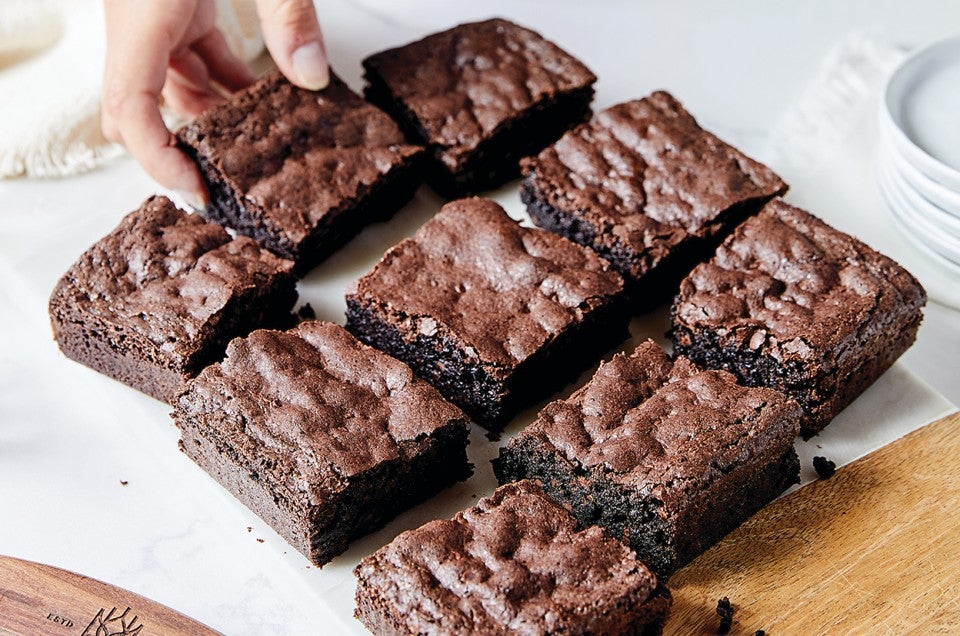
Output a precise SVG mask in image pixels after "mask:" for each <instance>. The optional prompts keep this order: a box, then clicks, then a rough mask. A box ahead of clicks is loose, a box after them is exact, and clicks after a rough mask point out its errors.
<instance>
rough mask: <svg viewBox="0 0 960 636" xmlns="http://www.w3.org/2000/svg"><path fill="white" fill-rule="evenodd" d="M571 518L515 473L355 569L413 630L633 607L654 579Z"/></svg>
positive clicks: (545, 629) (534, 625) (555, 621)
mask: <svg viewBox="0 0 960 636" xmlns="http://www.w3.org/2000/svg"><path fill="white" fill-rule="evenodd" d="M575 526H576V522H575V520H574V519H573V517H572V516H571V515H570V513H569V512H567V511H566V510H565V509H564V508H562V507H561V506H560V505H558V504H556V503H554V502H553V501H552V500H550V499H549V498H547V497H546V496H545V495H544V494H543V492H542V491H541V490H540V488H539V487H538V486H536V485H535V484H533V483H531V482H529V481H521V482H517V483H513V484H508V485H506V486H502V487H500V488H498V489H497V490H496V491H495V492H494V494H493V495H492V496H491V497H489V498H487V499H483V500H481V501H480V502H479V503H478V504H477V506H475V507H473V508H470V509H468V510H466V511H464V512H461V513H458V514H457V515H456V516H455V517H454V518H453V519H450V520H439V521H431V522H430V523H427V524H426V525H424V526H422V527H420V528H418V529H416V530H412V531H409V532H405V533H403V534H401V535H400V536H398V537H397V538H396V539H394V541H393V542H391V543H390V544H389V545H387V546H385V547H383V548H381V549H380V550H379V551H377V552H376V553H375V554H374V555H373V556H371V557H368V558H366V559H364V560H363V561H362V562H361V563H360V565H359V566H358V567H357V574H358V576H360V577H362V579H363V580H364V581H365V583H366V585H367V586H370V587H372V588H375V589H376V591H377V594H379V595H380V596H381V597H382V598H383V599H384V600H386V602H388V603H389V604H390V605H391V606H392V608H393V610H394V612H395V613H396V615H398V616H400V617H402V619H401V620H404V621H405V625H406V627H408V628H409V630H410V632H411V633H434V632H436V631H437V630H442V631H443V632H444V633H451V634H455V633H525V634H534V633H536V634H546V633H567V632H565V631H564V630H565V629H569V628H570V627H575V626H577V625H580V626H582V625H583V624H584V622H586V623H587V624H593V625H594V626H595V627H600V626H601V625H603V621H604V620H605V619H607V620H609V619H610V618H611V617H610V616H605V615H609V614H611V613H616V612H617V611H618V610H617V609H616V608H617V605H616V603H617V602H618V601H621V602H622V600H623V599H624V598H625V597H626V598H627V599H628V606H629V607H636V606H638V605H640V604H642V603H643V602H644V601H645V600H646V599H648V598H649V597H650V595H651V593H652V592H653V590H654V589H655V588H656V578H655V577H654V575H653V574H651V573H650V571H649V570H648V569H647V568H646V567H645V566H644V565H643V564H642V563H640V562H639V561H638V560H637V558H636V555H635V554H634V553H633V552H632V551H631V550H629V549H628V548H627V547H626V546H624V545H623V544H621V543H620V542H618V541H616V540H614V539H612V538H610V537H607V536H606V535H604V534H603V531H602V530H600V529H599V528H598V527H591V528H589V529H588V530H585V531H582V532H577V531H576V528H575ZM619 611H622V609H620V610H619ZM591 617H594V618H593V621H591V620H590V619H591ZM613 618H616V617H613ZM619 620H623V617H620V618H619ZM571 623H572V625H571ZM570 633H578V632H570Z"/></svg>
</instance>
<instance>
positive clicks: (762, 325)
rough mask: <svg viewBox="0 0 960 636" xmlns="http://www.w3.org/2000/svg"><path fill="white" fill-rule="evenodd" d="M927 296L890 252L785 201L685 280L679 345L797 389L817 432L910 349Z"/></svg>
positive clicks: (676, 313) (810, 428)
mask: <svg viewBox="0 0 960 636" xmlns="http://www.w3.org/2000/svg"><path fill="white" fill-rule="evenodd" d="M925 304H926V293H925V292H924V290H923V287H921V286H920V283H919V282H917V279H915V278H914V277H913V276H911V275H910V273H909V272H907V271H906V270H905V269H903V268H902V267H901V266H900V265H898V264H897V263H896V262H894V261H893V260H892V259H890V258H888V257H886V256H884V255H883V254H880V253H879V252H876V251H875V250H873V249H871V248H869V247H868V246H866V245H864V244H863V243H861V242H860V241H858V240H857V239H855V238H853V237H852V236H849V235H847V234H844V233H843V232H840V231H839V230H836V229H834V228H832V227H830V226H829V225H827V224H826V223H824V222H823V221H821V220H820V219H818V218H816V217H815V216H813V215H811V214H809V213H807V212H804V211H803V210H800V209H799V208H795V207H792V206H790V205H788V204H786V203H784V202H783V201H781V200H775V201H772V202H771V203H769V204H767V206H766V207H765V208H764V209H763V211H761V212H760V214H759V215H757V216H756V217H754V218H752V219H749V220H748V221H747V222H746V223H744V224H743V225H741V226H740V227H739V228H737V230H736V231H735V232H734V233H733V235H732V236H731V237H730V238H729V239H728V240H727V241H726V242H725V243H724V244H723V245H722V246H721V247H720V249H719V250H717V253H716V255H715V256H714V257H713V259H712V260H711V261H709V262H708V263H704V264H702V265H700V266H698V267H697V268H696V269H694V270H693V271H692V272H691V273H690V275H689V276H687V278H686V279H685V280H684V281H683V283H682V284H681V286H680V293H679V294H678V295H677V297H676V299H675V301H674V303H673V309H672V323H673V327H672V335H673V343H674V349H675V350H676V351H678V352H680V353H682V354H683V355H685V356H688V357H690V358H691V359H692V360H695V361H697V362H699V363H700V364H702V365H704V366H706V367H710V368H720V369H726V370H728V371H731V372H732V373H734V374H736V375H737V376H739V377H740V379H741V380H742V381H744V382H745V383H746V384H748V385H750V386H767V387H771V388H775V389H779V390H781V391H783V392H784V393H786V394H788V395H790V396H791V397H793V398H794V399H795V400H797V401H798V402H799V403H800V405H801V406H802V407H803V409H804V411H805V412H806V417H805V420H804V423H803V429H802V431H801V432H802V435H803V436H804V438H809V437H811V436H813V435H815V434H816V433H818V432H819V431H820V430H822V429H823V427H824V426H826V425H827V424H828V423H829V422H830V420H832V419H833V417H834V416H835V415H836V414H837V413H839V412H840V411H841V410H842V409H843V408H844V407H845V406H847V405H848V404H849V403H850V402H852V401H853V400H854V398H856V397H857V396H858V395H860V394H861V393H862V392H863V391H864V390H866V388H867V387H869V386H870V385H871V384H873V382H874V380H876V379H877V378H878V377H880V375H881V374H883V372H884V371H886V370H887V369H888V368H889V367H890V365H892V364H893V363H894V361H895V360H896V359H897V358H898V357H900V354H902V353H903V352H904V351H906V350H907V349H908V348H909V347H910V345H911V344H912V343H913V341H914V338H916V335H917V328H918V327H919V326H920V321H921V320H922V319H923V312H922V310H923V306H924V305H925Z"/></svg>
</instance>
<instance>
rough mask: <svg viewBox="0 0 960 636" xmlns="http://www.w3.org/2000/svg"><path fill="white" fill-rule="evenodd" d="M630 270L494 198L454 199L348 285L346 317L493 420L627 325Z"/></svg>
mask: <svg viewBox="0 0 960 636" xmlns="http://www.w3.org/2000/svg"><path fill="white" fill-rule="evenodd" d="M627 318H628V315H627V311H626V307H625V303H624V302H623V279H621V278H620V275H619V274H617V273H616V272H614V271H613V270H611V269H610V266H609V264H608V263H607V262H606V261H604V260H603V259H602V258H600V257H599V256H597V255H596V254H594V253H593V252H591V251H590V250H588V249H586V248H584V247H581V246H579V245H577V244H575V243H572V242H571V241H568V240H567V239H565V238H563V237H561V236H557V235H556V234H551V233H549V232H545V231H543V230H538V229H535V228H526V227H522V226H521V225H520V224H519V223H517V222H516V221H514V220H512V219H511V218H510V217H508V216H507V214H506V212H504V210H503V208H501V207H500V206H499V205H497V204H496V203H494V202H493V201H490V200H489V199H479V198H473V199H461V200H458V201H454V202H451V203H448V204H447V205H445V206H444V207H443V208H442V209H441V211H440V212H439V213H438V214H437V215H436V216H435V217H434V218H433V219H431V220H430V221H428V222H427V223H426V224H424V225H423V226H422V227H421V228H420V229H419V230H418V231H417V233H416V234H415V235H414V236H413V237H412V238H409V239H406V240H404V241H403V242H401V243H400V244H399V245H396V246H394V247H393V248H392V249H390V250H389V251H388V252H387V253H386V254H385V255H384V257H383V259H382V260H381V261H380V262H379V263H378V264H377V265H376V266H375V267H374V268H373V270H372V271H371V272H370V273H368V274H367V275H366V276H364V277H363V278H361V279H360V280H359V281H358V282H357V283H355V284H354V285H353V286H352V287H351V288H348V290H347V328H348V329H350V330H351V331H352V332H353V333H355V334H356V335H357V337H358V338H360V340H363V341H364V342H366V343H368V344H372V345H373V346H375V347H377V348H379V349H382V350H383V351H386V352H387V353H390V354H391V355H393V356H396V357H397V358H399V359H401V360H403V361H404V362H406V363H407V364H409V365H410V366H411V367H413V369H414V371H416V372H417V373H418V374H419V375H420V376H421V377H423V378H426V379H427V381H428V382H430V383H431V384H433V385H434V386H435V387H437V388H438V389H439V390H440V392H441V393H442V394H444V395H445V396H446V397H447V399H449V400H450V401H452V402H453V403H455V404H457V405H458V406H460V407H461V408H463V410H464V411H466V412H467V414H468V415H470V416H471V417H473V418H474V420H475V421H476V422H477V423H479V424H481V425H483V426H485V427H487V428H488V429H490V430H491V431H494V432H495V431H497V430H499V429H500V428H502V427H503V425H504V424H505V423H506V421H507V420H508V419H509V418H510V417H511V416H512V415H514V414H515V412H516V411H517V410H518V409H519V408H520V407H521V406H523V405H526V404H530V403H533V402H535V401H536V400H537V399H539V398H541V397H545V396H546V395H549V393H550V392H551V391H552V390H554V389H556V388H558V387H559V386H561V385H562V384H563V383H565V382H567V381H569V380H572V379H573V378H574V377H575V376H576V374H577V373H579V372H580V371H582V370H583V369H584V368H586V367H588V366H589V365H590V364H592V362H593V361H594V360H596V359H597V358H598V357H600V355H601V354H602V353H603V352H604V351H606V350H607V349H609V348H610V347H612V346H613V345H615V344H616V343H617V342H620V341H622V340H623V339H625V338H626V337H627V335H628V333H627Z"/></svg>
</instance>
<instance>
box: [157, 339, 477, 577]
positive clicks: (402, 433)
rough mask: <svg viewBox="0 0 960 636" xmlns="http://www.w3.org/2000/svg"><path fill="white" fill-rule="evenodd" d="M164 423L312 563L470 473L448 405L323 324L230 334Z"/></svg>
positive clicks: (397, 366)
mask: <svg viewBox="0 0 960 636" xmlns="http://www.w3.org/2000/svg"><path fill="white" fill-rule="evenodd" d="M173 418H174V421H175V422H176V424H177V426H178V427H179V428H180V430H181V432H182V439H181V442H180V446H181V448H182V449H183V451H184V452H185V453H186V454H187V455H188V456H189V457H190V458H191V459H193V460H194V461H195V462H196V463H197V464H199V465H200V466H201V467H202V468H203V469H204V470H206V471H207V472H208V473H209V474H210V475H211V476H213V477H214V478H215V479H216V480H217V481H219V482H220V483H221V484H222V485H223V486H224V488H226V489H227V490H229V491H230V492H231V493H232V494H233V495H234V496H236V497H237V498H238V499H239V500H240V501H242V502H243V503H244V504H246V505H247V506H248V507H249V508H250V509H251V510H253V511H254V512H256V513H257V514H258V515H260V517H262V518H263V520H264V521H266V522H267V523H269V524H270V525H271V526H272V527H273V528H274V530H276V531H277V532H278V533H279V534H280V535H281V536H282V537H283V538H285V539H286V540H287V541H289V542H290V544H291V545H292V546H293V547H295V548H296V549H297V550H299V551H300V552H302V553H303V554H305V555H306V556H307V557H308V558H309V559H310V560H311V561H312V562H313V563H315V564H316V565H323V564H324V563H326V562H327V561H329V560H330V559H332V558H333V557H335V556H336V555H338V554H340V553H341V552H343V551H344V550H346V549H347V545H348V543H349V542H350V541H351V540H352V539H354V538H357V537H359V536H362V535H364V534H367V533H368V532H371V531H373V530H376V529H378V528H380V527H381V526H383V524H385V523H386V522H387V521H388V520H390V519H391V518H393V517H394V516H395V515H396V514H397V513H398V512H400V511H402V510H403V509H405V508H407V507H409V506H411V505H413V504H415V503H417V502H419V501H422V500H423V499H426V498H427V497H429V496H431V495H433V494H435V493H437V492H439V491H440V490H442V489H443V488H446V487H447V486H450V485H452V484H453V483H455V482H457V481H460V480H463V479H466V478H467V477H468V476H469V475H470V472H471V467H470V464H469V463H468V462H467V457H466V446H467V423H468V420H467V419H466V417H464V415H463V413H462V412H461V411H460V409H458V408H456V407H455V406H453V405H451V404H450V403H448V402H446V401H445V400H444V399H443V398H441V397H440V394H439V393H437V391H436V390H435V389H434V388H433V387H431V386H430V385H429V384H427V383H426V382H424V381H423V380H420V379H418V378H416V377H414V375H413V373H412V372H411V371H410V368H409V367H407V365H405V364H403V363H401V362H398V361H397V360H394V359H393V358H391V357H390V356H388V355H386V354H383V353H381V352H379V351H376V350H374V349H371V348H370V347H367V346H366V345H363V344H361V343H360V342H358V341H357V340H356V338H354V337H353V336H351V335H350V334H349V333H347V331H346V330H344V329H343V327H340V326H338V325H334V324H330V323H324V322H318V321H309V322H304V323H301V324H300V325H298V326H297V327H296V328H295V329H291V330H289V331H271V330H258V331H254V332H253V333H251V334H250V335H249V336H248V337H246V338H238V339H236V340H234V341H233V342H231V343H230V346H229V347H228V348H227V357H226V359H225V360H224V361H223V362H221V363H218V364H215V365H213V366H211V367H209V368H207V369H205V370H204V372H203V373H201V374H200V375H199V376H198V377H197V378H196V379H194V380H192V381H190V382H189V383H188V385H187V389H186V390H185V391H184V392H183V393H182V394H181V395H180V397H179V400H178V401H177V404H176V408H175V410H174V412H173Z"/></svg>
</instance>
